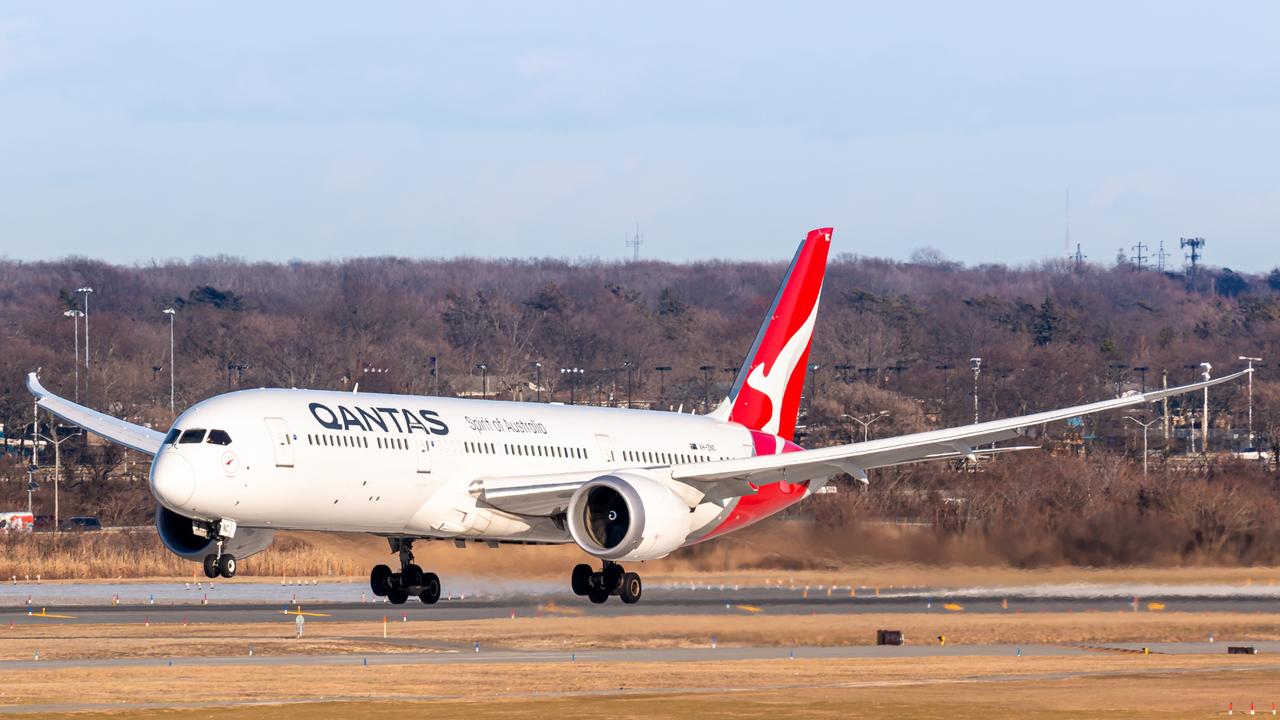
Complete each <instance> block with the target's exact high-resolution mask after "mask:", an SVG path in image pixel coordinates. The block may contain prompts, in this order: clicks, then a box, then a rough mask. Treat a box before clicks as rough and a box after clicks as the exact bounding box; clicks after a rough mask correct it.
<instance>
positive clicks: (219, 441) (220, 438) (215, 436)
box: [205, 430, 231, 445]
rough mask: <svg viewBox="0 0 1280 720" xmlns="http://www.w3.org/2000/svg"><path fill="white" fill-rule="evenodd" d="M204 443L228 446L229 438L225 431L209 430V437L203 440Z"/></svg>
mask: <svg viewBox="0 0 1280 720" xmlns="http://www.w3.org/2000/svg"><path fill="white" fill-rule="evenodd" d="M205 442H207V443H209V444H210V445H230V444H231V436H230V435H228V434H227V431H226V430H210V431H209V437H208V438H206V439H205Z"/></svg>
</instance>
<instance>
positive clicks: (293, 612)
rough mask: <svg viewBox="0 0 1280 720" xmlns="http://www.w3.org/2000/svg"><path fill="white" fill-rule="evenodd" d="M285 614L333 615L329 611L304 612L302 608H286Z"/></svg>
mask: <svg viewBox="0 0 1280 720" xmlns="http://www.w3.org/2000/svg"><path fill="white" fill-rule="evenodd" d="M284 614H285V615H302V616H304V617H332V616H331V615H330V614H329V613H318V612H303V611H302V608H298V609H297V610H289V609H285V611H284Z"/></svg>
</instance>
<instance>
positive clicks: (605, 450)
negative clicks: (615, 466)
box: [596, 435, 613, 463]
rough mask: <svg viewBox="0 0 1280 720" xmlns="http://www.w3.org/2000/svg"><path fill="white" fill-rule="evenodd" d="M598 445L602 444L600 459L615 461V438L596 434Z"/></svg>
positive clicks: (608, 461)
mask: <svg viewBox="0 0 1280 720" xmlns="http://www.w3.org/2000/svg"><path fill="white" fill-rule="evenodd" d="M596 445H598V446H600V459H601V460H603V461H604V462H607V463H611V462H613V439H612V438H610V437H609V436H608V435H596Z"/></svg>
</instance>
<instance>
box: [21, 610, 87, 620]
mask: <svg viewBox="0 0 1280 720" xmlns="http://www.w3.org/2000/svg"><path fill="white" fill-rule="evenodd" d="M27 616H28V617H46V618H58V619H60V620H74V619H75V617H76V616H75V615H58V614H56V613H51V612H49V611H48V610H45V609H44V608H40V612H28V613H27Z"/></svg>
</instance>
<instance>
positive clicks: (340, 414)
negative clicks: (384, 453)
mask: <svg viewBox="0 0 1280 720" xmlns="http://www.w3.org/2000/svg"><path fill="white" fill-rule="evenodd" d="M337 407H338V409H337V412H335V411H334V410H332V409H330V408H329V407H328V406H327V405H322V404H320V403H314V402H313V403H311V404H310V405H308V406H307V408H308V409H309V410H311V417H313V418H315V419H316V422H318V423H320V424H321V425H323V426H324V427H327V428H329V429H330V430H350V429H351V428H352V427H357V428H360V429H361V430H364V431H365V432H373V431H374V430H381V431H382V432H398V433H413V431H414V430H421V431H422V432H423V434H431V435H448V434H449V426H448V425H446V424H445V422H444V421H443V420H441V419H440V415H439V414H438V413H436V412H435V411H433V410H419V411H417V412H416V413H415V412H414V411H412V410H410V409H408V408H393V407H370V408H362V407H359V406H355V407H350V408H349V407H347V406H345V405H338V406H337Z"/></svg>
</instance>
